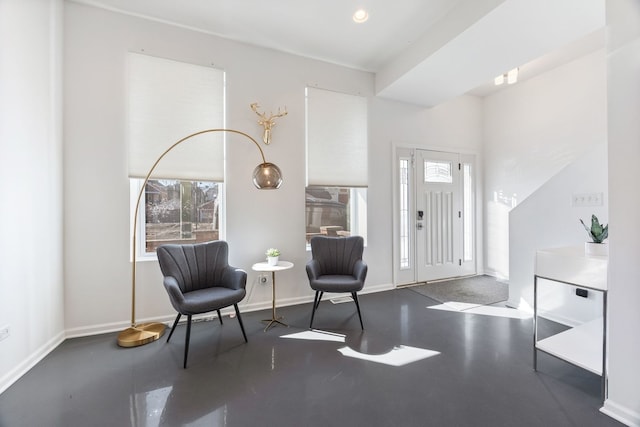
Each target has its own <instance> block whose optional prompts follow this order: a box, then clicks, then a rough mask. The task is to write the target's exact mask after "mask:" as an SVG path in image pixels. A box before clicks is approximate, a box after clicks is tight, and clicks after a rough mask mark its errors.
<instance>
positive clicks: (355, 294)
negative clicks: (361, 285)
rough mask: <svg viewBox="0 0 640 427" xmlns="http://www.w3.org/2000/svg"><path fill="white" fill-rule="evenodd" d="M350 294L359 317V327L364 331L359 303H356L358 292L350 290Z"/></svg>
mask: <svg viewBox="0 0 640 427" xmlns="http://www.w3.org/2000/svg"><path fill="white" fill-rule="evenodd" d="M351 296H352V297H353V301H355V303H356V308H357V309H358V317H359V318H360V328H362V330H363V331H364V325H363V324H362V315H361V314H360V304H359V303H358V294H357V293H356V292H351Z"/></svg>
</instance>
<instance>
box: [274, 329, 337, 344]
mask: <svg viewBox="0 0 640 427" xmlns="http://www.w3.org/2000/svg"><path fill="white" fill-rule="evenodd" d="M280 338H292V339H296V340H309V341H332V342H345V339H346V338H345V335H342V334H336V333H333V332H327V331H320V330H318V329H312V330H310V331H303V332H297V333H295V334H289V335H281V336H280Z"/></svg>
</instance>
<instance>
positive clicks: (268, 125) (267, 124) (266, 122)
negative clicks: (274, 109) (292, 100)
mask: <svg viewBox="0 0 640 427" xmlns="http://www.w3.org/2000/svg"><path fill="white" fill-rule="evenodd" d="M258 108H260V106H259V105H258V103H257V102H254V103H253V104H251V109H252V110H253V112H254V113H256V114H257V115H258V117H260V120H258V124H259V125H260V126H262V127H263V128H264V134H263V135H262V142H264V143H265V144H267V145H269V144H271V129H273V127H274V126H275V125H276V121H275V120H276V119H277V118H279V117H284V116H286V115H287V114H288V113H287V107H286V106H285V107H284V111H283V112H280V107H278V114H275V115H274V114H273V113H271V114H270V115H269V117H267V114H266V113H260V112H259V111H258Z"/></svg>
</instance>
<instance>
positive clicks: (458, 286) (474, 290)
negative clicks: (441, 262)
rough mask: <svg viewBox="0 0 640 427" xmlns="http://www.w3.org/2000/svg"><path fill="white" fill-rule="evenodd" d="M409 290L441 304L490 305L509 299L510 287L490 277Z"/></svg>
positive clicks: (449, 281) (430, 284) (434, 283)
mask: <svg viewBox="0 0 640 427" xmlns="http://www.w3.org/2000/svg"><path fill="white" fill-rule="evenodd" d="M408 289H410V290H412V291H414V292H417V293H419V294H421V295H424V296H426V297H429V298H431V299H434V300H436V301H438V302H440V303H446V302H450V301H455V302H466V303H469V304H481V305H489V304H494V303H497V302H500V301H505V300H507V299H508V298H509V286H508V285H507V284H506V283H501V282H498V281H497V280H496V279H495V278H493V277H490V276H474V277H465V278H464V279H453V280H447V281H443V282H433V283H426V284H418V285H415V286H412V287H410V288H408Z"/></svg>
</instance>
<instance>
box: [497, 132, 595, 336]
mask: <svg viewBox="0 0 640 427" xmlns="http://www.w3.org/2000/svg"><path fill="white" fill-rule="evenodd" d="M594 165H598V166H597V167H594ZM607 170H608V168H607V145H606V144H605V143H601V144H599V145H597V146H595V147H592V148H591V149H590V150H589V151H588V152H587V153H585V154H583V155H582V156H581V157H579V158H578V159H576V160H575V161H574V162H573V163H571V164H570V165H569V166H567V167H565V168H564V169H563V170H562V171H560V172H559V173H558V174H556V175H555V176H554V177H553V178H551V179H550V180H549V181H547V182H546V183H544V184H543V185H542V186H541V187H540V188H539V189H538V190H537V191H535V192H534V193H533V194H532V195H531V196H529V197H528V198H527V199H526V200H524V201H523V202H522V203H520V204H519V205H518V206H516V207H515V208H513V209H512V210H511V211H510V212H509V271H510V275H509V301H508V304H509V305H510V306H512V307H519V308H523V309H532V308H533V274H534V258H535V252H536V250H538V249H544V248H556V247H562V246H583V244H584V242H585V241H589V238H588V236H587V233H586V231H585V230H584V228H583V227H582V224H580V222H579V219H582V220H583V221H585V223H586V224H587V225H590V222H591V215H592V214H595V215H596V216H597V217H598V219H599V220H600V222H601V223H604V224H607V223H608V212H607V206H608V198H607ZM585 193H602V195H603V203H602V205H601V206H592V207H584V206H580V207H575V206H572V204H571V196H572V195H573V194H585ZM607 244H608V242H607ZM539 289H542V287H539ZM552 289H553V292H552V293H551V294H550V295H549V298H548V300H546V301H545V298H544V297H545V295H543V294H542V292H541V293H539V298H538V303H539V304H540V305H539V307H540V308H546V309H547V310H552V309H553V308H554V307H558V308H559V309H558V310H552V311H553V312H552V313H547V316H553V318H554V320H557V321H560V322H562V323H565V324H568V325H576V324H580V323H584V322H585V321H588V320H592V319H594V318H595V317H597V316H599V315H601V311H602V295H601V294H600V293H597V292H590V293H589V297H588V298H586V299H585V298H581V297H577V296H576V295H575V291H574V288H573V287H569V286H557V285H556V286H554V287H553V288H552Z"/></svg>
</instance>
